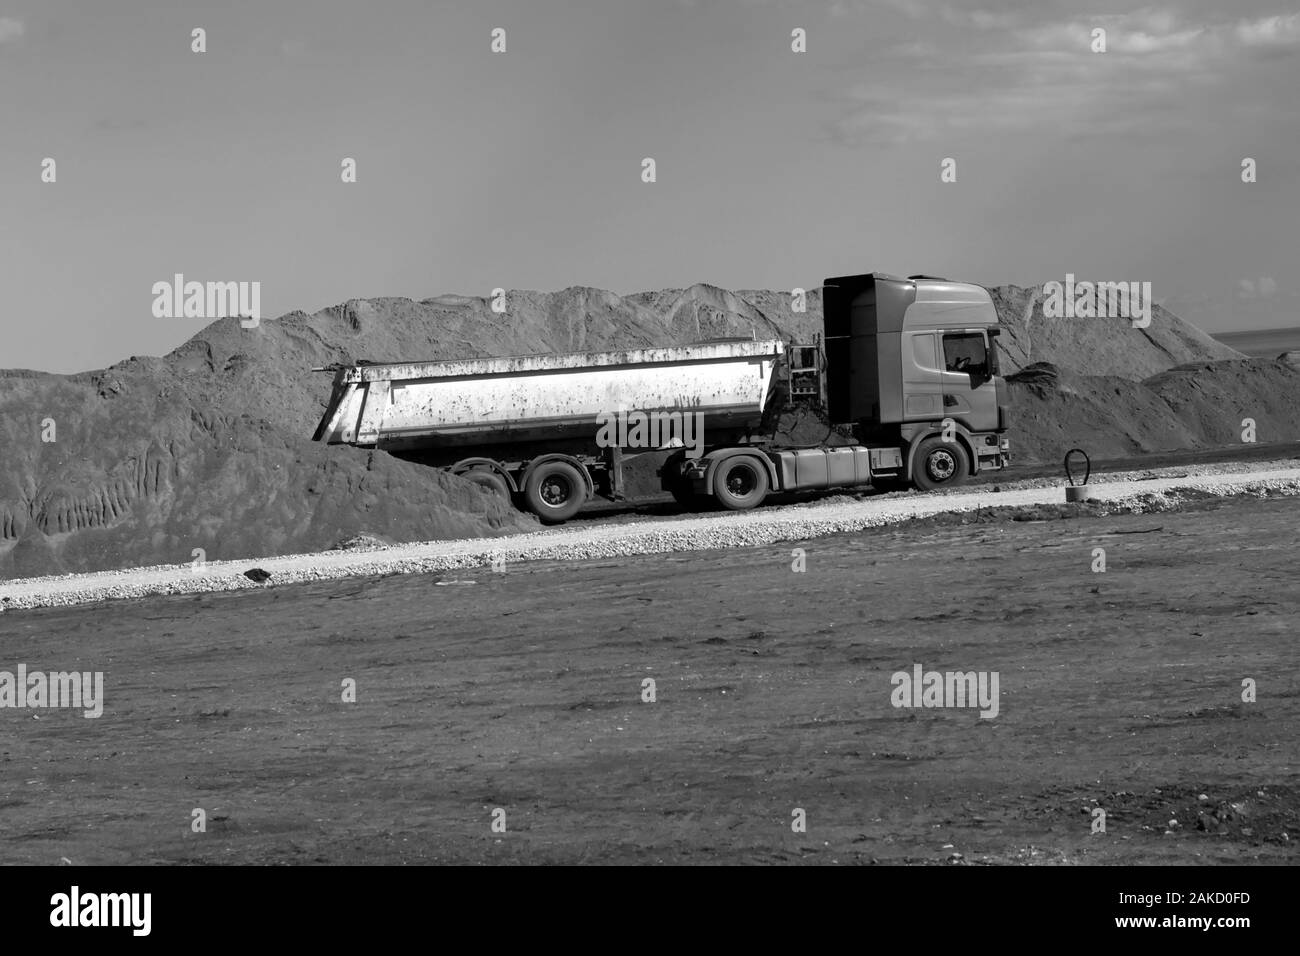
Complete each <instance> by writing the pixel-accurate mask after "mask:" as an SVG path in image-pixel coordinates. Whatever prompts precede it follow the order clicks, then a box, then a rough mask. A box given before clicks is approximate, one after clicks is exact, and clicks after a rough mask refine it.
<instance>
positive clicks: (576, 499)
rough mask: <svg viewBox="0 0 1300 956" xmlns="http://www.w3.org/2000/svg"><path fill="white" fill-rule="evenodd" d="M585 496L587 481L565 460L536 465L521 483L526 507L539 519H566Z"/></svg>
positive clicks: (572, 513)
mask: <svg viewBox="0 0 1300 956" xmlns="http://www.w3.org/2000/svg"><path fill="white" fill-rule="evenodd" d="M586 498H587V483H586V482H585V481H583V479H582V475H581V474H579V473H578V469H577V468H574V467H573V466H572V465H570V464H569V463H568V462H567V461H548V462H545V463H544V464H541V465H538V466H537V467H536V468H534V469H533V471H532V473H531V474H529V476H528V480H527V482H525V484H524V500H525V501H527V502H528V510H529V511H531V512H532V513H533V514H535V515H537V517H539V518H541V519H542V520H543V521H551V522H560V521H568V520H569V519H570V518H572V517H573V516H574V515H576V514H577V513H578V509H579V508H581V507H582V503H583V501H585V500H586Z"/></svg>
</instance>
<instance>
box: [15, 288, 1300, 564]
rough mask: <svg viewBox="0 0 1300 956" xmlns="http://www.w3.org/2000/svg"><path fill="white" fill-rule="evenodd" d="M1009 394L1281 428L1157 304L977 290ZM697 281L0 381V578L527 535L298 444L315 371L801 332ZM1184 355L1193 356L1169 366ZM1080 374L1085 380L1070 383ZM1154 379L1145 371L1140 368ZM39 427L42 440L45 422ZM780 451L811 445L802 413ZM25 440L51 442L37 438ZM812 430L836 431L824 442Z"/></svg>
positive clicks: (1275, 407)
mask: <svg viewBox="0 0 1300 956" xmlns="http://www.w3.org/2000/svg"><path fill="white" fill-rule="evenodd" d="M991 292H992V294H993V297H994V301H995V302H996V303H997V305H998V308H999V312H1000V315H1001V318H1002V321H1003V322H1004V323H1005V324H1006V327H1007V331H1006V333H1005V334H1004V336H1003V339H1002V344H1003V346H1004V351H1005V353H1006V355H1007V363H1006V365H1007V368H1006V371H1008V372H1011V373H1013V386H1012V389H1013V394H1014V395H1015V400H1016V403H1017V407H1016V410H1015V415H1014V421H1015V430H1014V431H1013V433H1012V439H1013V441H1014V442H1015V445H1014V446H1013V447H1014V449H1015V454H1016V455H1017V457H1019V458H1045V459H1051V458H1054V457H1057V455H1058V450H1059V451H1060V453H1063V450H1064V449H1065V448H1069V447H1073V446H1076V445H1079V446H1082V447H1085V448H1087V449H1088V451H1089V452H1090V453H1093V454H1106V453H1108V452H1109V453H1114V454H1127V453H1136V452H1140V451H1144V450H1156V449H1168V448H1182V447H1202V446H1204V445H1206V444H1208V443H1213V442H1232V441H1237V440H1239V438H1236V437H1234V435H1235V434H1236V433H1237V432H1239V430H1240V428H1239V423H1240V420H1241V418H1242V417H1252V418H1254V419H1255V420H1256V422H1257V423H1258V432H1259V440H1261V441H1267V440H1271V436H1275V435H1276V436H1279V437H1295V436H1294V434H1292V435H1287V434H1286V433H1287V429H1288V428H1290V429H1291V432H1292V433H1294V432H1295V430H1296V428H1297V426H1296V424H1295V423H1296V422H1300V415H1298V414H1297V408H1296V398H1295V396H1296V393H1297V388H1296V386H1297V381H1296V378H1297V376H1298V375H1300V369H1297V368H1296V366H1294V365H1291V364H1288V363H1282V362H1272V363H1268V362H1263V363H1250V362H1246V363H1242V362H1229V363H1226V365H1225V364H1223V363H1219V364H1206V363H1214V362H1215V360H1219V359H1231V358H1236V357H1237V353H1235V352H1233V351H1232V350H1231V349H1228V348H1227V347H1225V346H1222V345H1220V344H1219V343H1217V342H1215V341H1213V340H1212V339H1210V338H1209V337H1208V336H1204V335H1202V334H1201V333H1199V332H1198V331H1197V330H1195V329H1193V328H1191V327H1190V326H1187V325H1186V324H1184V323H1182V322H1180V321H1179V320H1178V319H1177V318H1176V317H1174V316H1172V315H1170V314H1169V313H1167V312H1165V311H1164V310H1162V309H1159V308H1157V309H1156V310H1155V315H1154V317H1153V319H1152V323H1151V327H1150V328H1148V329H1143V330H1135V329H1132V328H1131V327H1130V326H1129V325H1128V323H1127V322H1122V323H1117V320H1110V322H1111V324H1107V321H1108V320H1098V319H1074V320H1049V319H1044V318H1042V308H1041V304H1042V295H1041V292H1038V291H1035V290H1026V289H1020V288H1016V287H1004V288H999V289H993V290H991ZM806 299H807V301H806V304H807V308H806V310H805V311H802V312H795V311H794V309H793V303H792V298H791V296H790V294H789V293H787V292H777V291H763V290H751V291H740V292H731V291H728V290H725V289H720V288H718V287H716V286H711V285H707V284H702V283H701V284H696V285H693V286H691V287H689V288H685V289H668V290H663V291H659V292H644V293H638V294H635V295H628V296H619V295H615V294H614V293H612V292H607V291H603V290H600V289H590V288H581V287H574V288H569V289H564V290H562V291H560V292H553V293H544V292H530V291H511V292H508V293H506V295H505V297H504V305H505V311H504V312H498V311H494V309H493V302H492V301H491V300H488V299H484V298H477V297H472V296H460V295H441V296H437V297H434V298H429V299H425V300H423V301H420V302H415V301H412V300H410V299H402V298H375V299H352V300H349V301H348V302H346V303H343V304H341V305H337V306H333V307H331V308H327V309H323V310H321V311H319V312H317V313H315V314H313V315H308V314H306V313H304V312H293V313H290V314H288V315H285V316H283V317H282V318H280V319H279V320H275V321H263V322H262V323H261V324H260V325H259V326H258V327H257V328H255V329H244V328H242V327H241V326H240V324H239V322H238V321H237V320H235V319H222V320H219V321H217V322H214V323H213V324H212V325H210V326H208V327H207V328H206V329H204V330H203V331H202V332H200V333H199V334H197V335H195V336H194V337H193V338H192V339H190V340H189V341H188V342H186V343H185V344H184V345H182V346H181V347H179V348H177V349H176V350H175V351H173V352H172V353H171V354H169V355H167V356H166V357H163V358H131V359H128V360H127V361H124V362H121V363H118V364H117V365H114V366H112V367H111V368H108V369H104V370H101V371H97V372H87V373H83V374H78V375H50V374H46V373H41V372H33V371H27V370H13V371H8V372H0V441H3V443H4V446H3V447H4V448H5V457H4V461H3V465H2V466H0V575H3V576H20V575H22V576H25V575H32V574H48V573H55V572H63V571H87V570H96V569H104V568H110V567H118V566H123V565H130V564H165V563H186V562H189V561H191V560H192V559H193V556H194V555H193V552H194V550H195V549H202V550H203V552H204V555H205V556H206V557H208V558H236V557H244V556H252V555H270V554H283V553H289V552H293V551H305V550H313V549H317V548H326V547H329V546H330V545H333V544H335V543H337V542H339V541H340V540H342V539H345V538H348V537H349V536H352V535H356V534H361V533H371V534H386V535H389V536H392V537H395V538H397V539H400V540H419V539H433V538H445V537H468V536H476V535H484V534H493V533H497V532H501V531H511V530H516V529H521V528H533V527H535V524H534V523H533V522H532V519H530V518H527V517H525V516H523V515H520V514H518V513H517V512H515V511H513V510H512V509H510V508H509V507H507V506H504V505H503V504H501V503H500V502H497V501H495V500H494V499H492V498H491V497H490V496H488V495H486V494H485V493H484V492H483V491H482V490H481V489H479V488H478V487H477V486H474V485H471V484H469V483H467V482H464V481H461V480H460V479H457V478H452V477H450V476H447V475H444V474H441V473H438V472H434V471H432V470H429V469H426V468H423V467H420V466H418V465H414V464H411V463H407V462H403V461H399V460H396V459H393V458H391V457H390V456H388V455H386V454H383V453H376V454H369V453H367V452H365V451H361V450H357V449H351V448H343V447H333V448H330V447H324V446H321V445H318V444H315V443H313V442H311V441H310V440H309V438H310V436H311V434H312V432H313V430H314V428H315V425H316V423H317V421H318V420H319V418H320V415H321V412H322V410H323V408H324V405H325V400H326V398H327V397H328V394H329V390H330V379H329V376H328V375H325V374H321V373H313V372H312V371H311V369H312V368H313V367H321V366H326V365H329V364H331V363H334V362H342V363H352V362H356V361H360V360H368V361H374V362H384V361H399V360H405V361H411V360H421V359H423V360H435V359H452V358H470V357H482V356H498V355H519V354H533V353H545V352H571V351H598V350H605V349H615V348H634V347H643V346H654V345H673V344H682V343H688V342H693V341H699V340H702V339H711V338H726V337H743V338H750V337H758V338H770V337H780V338H787V339H794V340H796V341H803V342H807V341H811V340H812V338H813V336H814V335H815V334H816V333H817V332H818V331H819V330H820V328H821V305H822V303H821V294H820V291H819V290H816V289H814V290H811V291H810V292H808V293H807V297H806ZM1185 363H1196V364H1195V365H1194V366H1189V367H1186V368H1177V367H1178V366H1181V365H1184V364H1185ZM1080 371H1087V372H1089V373H1090V375H1089V376H1083V375H1080V374H1079V372H1080ZM1153 376H1154V378H1153ZM47 422H49V423H52V425H53V431H52V432H51V431H50V429H48V428H47V425H46V423H47ZM780 428H781V430H782V432H783V438H784V439H785V440H787V441H790V442H791V443H813V442H817V441H822V440H827V439H825V438H824V436H826V435H827V434H828V424H827V423H826V422H824V421H823V420H822V419H820V418H818V417H817V416H816V415H811V414H803V415H801V416H796V419H795V420H788V421H784V422H782V423H781V424H780ZM43 435H44V436H46V437H52V438H53V441H44V440H42V438H43ZM830 440H831V441H838V440H840V439H838V438H836V437H835V436H834V435H832V436H831V438H830Z"/></svg>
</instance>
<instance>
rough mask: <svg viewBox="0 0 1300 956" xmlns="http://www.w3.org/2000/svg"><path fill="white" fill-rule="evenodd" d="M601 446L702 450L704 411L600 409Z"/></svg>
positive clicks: (697, 453) (598, 438) (694, 452)
mask: <svg viewBox="0 0 1300 956" xmlns="http://www.w3.org/2000/svg"><path fill="white" fill-rule="evenodd" d="M596 424H597V425H599V426H600V431H598V432H597V433H596V445H597V446H598V447H600V448H685V449H686V450H687V451H688V452H689V453H690V455H691V456H692V457H694V458H698V457H700V455H702V454H704V413H703V412H637V411H631V412H621V411H620V412H601V413H600V414H599V415H597V416H596Z"/></svg>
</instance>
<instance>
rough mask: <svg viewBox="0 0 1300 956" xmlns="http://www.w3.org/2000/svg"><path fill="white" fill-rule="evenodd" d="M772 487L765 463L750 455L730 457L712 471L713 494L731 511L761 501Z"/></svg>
mask: <svg viewBox="0 0 1300 956" xmlns="http://www.w3.org/2000/svg"><path fill="white" fill-rule="evenodd" d="M769 487H770V486H769V483H768V480H767V468H766V466H764V464H763V463H762V462H761V461H759V460H758V459H757V458H754V457H753V456H751V455H737V456H735V457H734V458H728V459H726V460H725V461H723V462H722V463H721V464H719V465H718V468H717V470H716V471H715V472H714V473H713V497H714V498H716V499H718V504H720V505H722V507H724V508H727V509H728V510H730V511H748V510H749V509H750V508H754V507H756V506H758V505H759V504H762V501H763V499H764V498H766V497H767V490H768V488H769Z"/></svg>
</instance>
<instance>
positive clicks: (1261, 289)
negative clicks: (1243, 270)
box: [1237, 276, 1277, 299]
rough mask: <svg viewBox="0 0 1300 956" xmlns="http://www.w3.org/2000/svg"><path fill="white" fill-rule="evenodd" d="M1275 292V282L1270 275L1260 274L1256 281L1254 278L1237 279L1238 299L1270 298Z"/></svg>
mask: <svg viewBox="0 0 1300 956" xmlns="http://www.w3.org/2000/svg"><path fill="white" fill-rule="evenodd" d="M1276 294H1277V283H1276V282H1275V281H1274V280H1273V278H1272V277H1271V276H1261V277H1260V278H1259V280H1258V281H1256V280H1254V279H1238V280H1237V298H1239V299H1271V298H1273V296H1274V295H1276Z"/></svg>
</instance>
